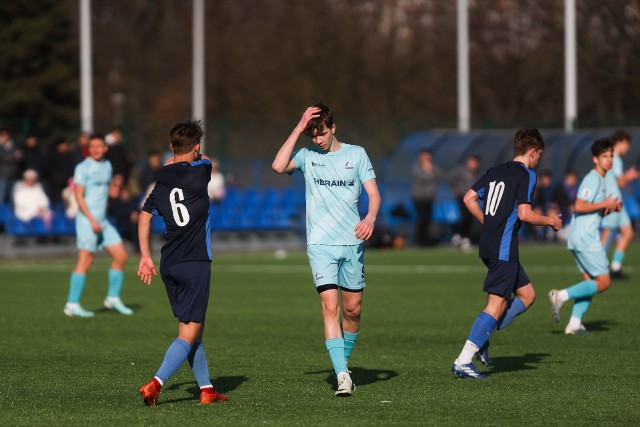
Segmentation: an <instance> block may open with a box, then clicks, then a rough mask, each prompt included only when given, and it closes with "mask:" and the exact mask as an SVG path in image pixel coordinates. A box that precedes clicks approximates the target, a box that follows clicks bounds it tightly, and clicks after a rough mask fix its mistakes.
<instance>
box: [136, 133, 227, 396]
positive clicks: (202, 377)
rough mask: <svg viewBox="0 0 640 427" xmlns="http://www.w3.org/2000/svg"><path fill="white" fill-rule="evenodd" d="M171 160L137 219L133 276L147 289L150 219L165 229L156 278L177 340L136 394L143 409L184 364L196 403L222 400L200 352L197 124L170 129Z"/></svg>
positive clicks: (203, 284)
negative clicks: (137, 259) (174, 320)
mask: <svg viewBox="0 0 640 427" xmlns="http://www.w3.org/2000/svg"><path fill="white" fill-rule="evenodd" d="M169 135H170V138H171V150H173V154H174V156H173V159H172V160H169V161H168V162H167V164H166V165H165V166H164V167H163V168H162V169H161V170H160V172H159V174H158V178H157V181H156V185H155V187H154V189H153V191H152V192H151V194H150V195H149V197H148V198H147V200H146V201H145V204H144V207H143V208H142V212H140V217H139V219H138V233H139V236H140V264H139V266H138V276H139V277H140V280H142V281H143V282H144V283H146V284H147V285H151V280H152V277H153V276H157V273H156V268H155V265H154V263H153V260H152V259H151V250H150V248H149V232H150V228H151V218H152V216H153V215H160V216H162V218H163V219H164V223H165V225H166V228H167V231H166V235H165V236H166V239H167V242H166V244H165V245H164V246H163V247H162V252H161V256H160V275H161V276H162V280H163V282H164V285H165V288H166V290H167V296H168V297H169V302H170V303H171V309H172V310H173V314H174V316H175V317H177V318H178V322H179V323H178V338H176V339H175V340H174V341H173V343H171V345H170V346H169V348H168V349H167V352H166V353H165V356H164V361H163V362H162V365H161V366H160V369H159V370H158V372H157V373H156V375H155V377H154V378H153V379H152V380H151V381H149V382H148V383H146V384H145V385H144V386H142V387H141V388H140V394H142V397H143V399H144V403H145V404H146V405H149V406H152V405H155V404H157V402H158V396H159V395H160V389H161V387H162V385H163V384H164V382H165V381H167V380H168V379H169V377H170V376H171V375H173V374H174V373H175V372H176V371H177V370H178V368H180V366H181V365H182V364H183V363H184V362H185V360H188V361H189V364H190V365H191V369H192V370H193V374H194V375H195V377H196V380H197V382H198V386H199V387H200V403H203V404H206V403H211V402H214V401H217V400H221V401H226V400H227V397H226V396H224V395H222V394H219V393H217V392H216V391H215V389H214V388H213V386H212V385H211V380H210V378H209V367H208V365H207V358H206V355H205V352H204V347H203V346H202V334H203V331H204V321H205V315H206V312H207V305H208V302H209V286H210V285H209V282H210V279H211V238H210V230H209V196H208V194H207V184H208V183H209V179H210V177H211V162H210V161H209V159H207V158H204V159H203V158H201V157H202V156H201V155H200V141H201V139H202V136H203V132H202V128H201V127H200V122H193V121H190V122H185V123H178V124H177V125H175V126H174V127H173V129H171V132H170V134H169Z"/></svg>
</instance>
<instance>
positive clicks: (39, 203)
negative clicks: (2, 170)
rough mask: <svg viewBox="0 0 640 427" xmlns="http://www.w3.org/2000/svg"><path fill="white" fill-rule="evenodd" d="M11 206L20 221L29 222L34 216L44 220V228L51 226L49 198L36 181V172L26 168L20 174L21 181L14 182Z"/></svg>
mask: <svg viewBox="0 0 640 427" xmlns="http://www.w3.org/2000/svg"><path fill="white" fill-rule="evenodd" d="M13 206H14V212H15V215H16V217H17V218H18V219H19V220H20V221H22V222H29V221H31V220H32V219H34V218H40V219H42V221H44V224H45V228H46V229H47V230H49V229H50V228H51V219H52V218H53V214H52V212H51V209H50V205H49V198H48V197H47V195H46V194H45V193H44V190H43V189H42V185H40V183H39V182H38V172H36V171H35V170H33V169H27V170H26V171H24V173H23V174H22V181H19V182H17V183H16V185H15V187H14V189H13Z"/></svg>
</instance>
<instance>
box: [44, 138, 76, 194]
mask: <svg viewBox="0 0 640 427" xmlns="http://www.w3.org/2000/svg"><path fill="white" fill-rule="evenodd" d="M74 167H75V156H74V154H73V152H72V151H71V143H70V142H69V140H68V139H66V138H59V139H57V140H56V142H55V143H54V145H53V147H52V148H51V152H50V153H49V156H48V158H47V162H46V164H45V165H44V172H45V177H46V181H47V183H48V185H49V190H50V194H51V195H52V197H51V202H52V203H53V205H54V206H56V205H58V204H59V203H60V202H61V201H62V190H63V189H64V188H65V187H66V186H67V182H68V181H69V178H71V177H72V176H73V168H74Z"/></svg>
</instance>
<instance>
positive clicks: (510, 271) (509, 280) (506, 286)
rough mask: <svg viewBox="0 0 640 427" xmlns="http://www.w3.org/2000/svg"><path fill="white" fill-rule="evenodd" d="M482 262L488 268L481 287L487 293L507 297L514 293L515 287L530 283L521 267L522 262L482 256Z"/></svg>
mask: <svg viewBox="0 0 640 427" xmlns="http://www.w3.org/2000/svg"><path fill="white" fill-rule="evenodd" d="M482 262H484V265H486V266H487V268H489V271H488V272H487V278H486V279H484V287H483V290H484V291H485V292H487V293H490V294H496V295H500V296H502V297H504V298H507V299H509V298H510V297H511V294H515V293H516V290H517V289H520V288H521V287H523V286H526V285H528V284H529V283H531V280H529V276H527V273H525V272H524V268H522V264H520V263H519V262H517V261H500V260H498V259H487V258H482Z"/></svg>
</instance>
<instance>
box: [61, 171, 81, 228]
mask: <svg viewBox="0 0 640 427" xmlns="http://www.w3.org/2000/svg"><path fill="white" fill-rule="evenodd" d="M75 188H76V186H75V185H74V183H73V177H71V178H69V181H68V182H67V186H66V187H64V189H63V190H62V202H63V203H64V215H65V216H66V217H67V218H69V219H71V218H75V217H76V215H78V209H79V208H78V201H77V200H76V196H75V191H76V190H75Z"/></svg>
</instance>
